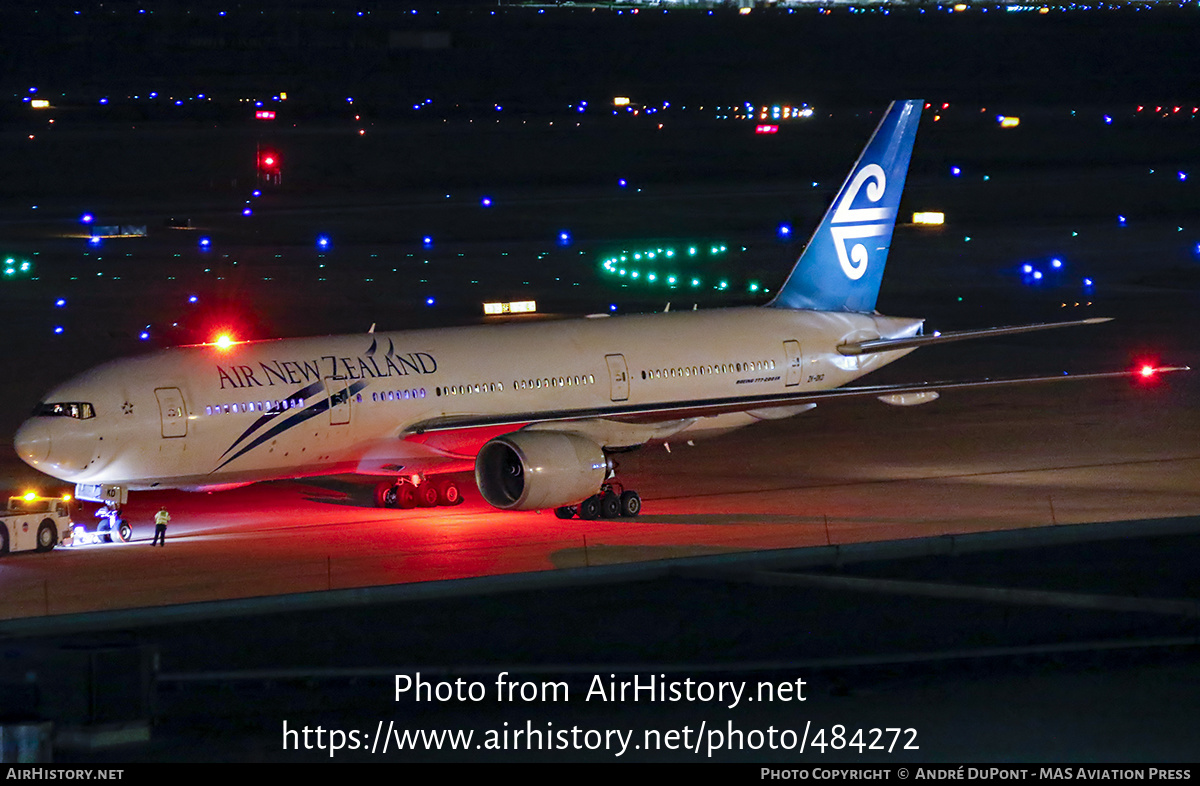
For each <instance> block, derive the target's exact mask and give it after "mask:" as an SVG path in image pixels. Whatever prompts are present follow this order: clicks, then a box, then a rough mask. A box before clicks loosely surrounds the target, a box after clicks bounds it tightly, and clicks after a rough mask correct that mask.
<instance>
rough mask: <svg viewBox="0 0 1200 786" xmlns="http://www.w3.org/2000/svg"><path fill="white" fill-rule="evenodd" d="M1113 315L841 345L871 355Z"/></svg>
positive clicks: (841, 350)
mask: <svg viewBox="0 0 1200 786" xmlns="http://www.w3.org/2000/svg"><path fill="white" fill-rule="evenodd" d="M1112 319H1113V318H1112V317H1092V318H1090V319H1077V320H1074V321H1071V322H1044V323H1040V324H1036V325H1014V326H1012V327H994V328H983V329H981V330H959V331H956V332H953V333H935V334H933V335H932V336H910V337H908V338H877V339H872V340H870V341H855V342H852V343H849V344H842V345H840V346H839V347H838V348H837V351H838V353H839V354H841V355H869V354H871V353H873V352H888V351H890V350H893V349H915V348H917V347H927V346H930V345H931V344H948V343H950V342H951V341H966V340H967V339H972V338H988V337H991V336H1012V335H1015V334H1017V333H1032V332H1034V331H1036V330H1053V329H1054V328H1063V327H1075V326H1077V325H1099V324H1100V323H1102V322H1111V321H1112Z"/></svg>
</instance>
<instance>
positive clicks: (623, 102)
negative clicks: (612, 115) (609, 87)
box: [613, 96, 629, 106]
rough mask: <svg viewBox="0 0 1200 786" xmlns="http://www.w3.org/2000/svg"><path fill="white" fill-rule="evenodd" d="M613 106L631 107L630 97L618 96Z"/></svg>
mask: <svg viewBox="0 0 1200 786" xmlns="http://www.w3.org/2000/svg"><path fill="white" fill-rule="evenodd" d="M613 106H629V96H617V97H616V98H614V99H613Z"/></svg>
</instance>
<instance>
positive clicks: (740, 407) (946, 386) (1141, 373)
mask: <svg viewBox="0 0 1200 786" xmlns="http://www.w3.org/2000/svg"><path fill="white" fill-rule="evenodd" d="M1190 370H1191V369H1190V367H1188V366H1153V367H1152V366H1143V367H1141V368H1137V369H1134V370H1125V371H1104V372H1097V373H1089V374H1068V373H1066V372H1064V373H1062V374H1055V375H1053V376H1040V377H1014V378H1008V379H982V380H973V381H947V382H921V383H917V384H910V385H867V386H859V387H842V388H832V389H830V390H818V391H798V392H795V393H774V394H764V395H760V396H738V397H732V396H731V397H728V398H712V399H694V400H690V401H670V402H663V403H659V404H635V405H624V406H623V405H620V404H617V405H613V406H608V407H598V408H587V409H565V410H551V411H542V412H521V413H506V414H504V415H494V416H492V415H447V416H445V417H440V418H432V419H430V420H425V421H421V422H419V423H414V424H412V425H411V426H409V427H408V428H407V429H406V430H405V433H406V434H409V435H416V434H425V433H429V432H438V431H451V430H457V429H474V428H482V427H495V426H513V427H521V426H525V425H528V424H531V423H546V422H551V421H562V422H565V423H569V422H571V421H575V420H590V419H594V418H608V419H611V420H617V421H621V422H625V423H654V422H658V421H665V420H681V419H685V418H700V417H712V416H714V415H721V414H724V413H727V412H743V411H746V410H761V409H770V408H773V407H793V406H797V405H803V404H810V403H811V404H815V403H819V402H822V401H832V400H849V399H856V398H869V397H875V398H880V397H889V396H899V395H903V394H922V393H923V394H931V393H939V392H941V391H946V390H970V389H984V388H1000V387H1012V386H1017V385H1038V384H1050V383H1055V382H1082V381H1087V380H1100V379H1139V378H1140V379H1148V378H1152V377H1156V376H1158V375H1159V374H1169V373H1173V372H1176V371H1190Z"/></svg>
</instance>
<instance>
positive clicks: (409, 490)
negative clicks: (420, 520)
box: [396, 483, 417, 508]
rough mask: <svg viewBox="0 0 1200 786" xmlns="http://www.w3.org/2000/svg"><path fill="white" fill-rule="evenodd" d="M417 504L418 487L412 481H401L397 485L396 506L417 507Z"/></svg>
mask: <svg viewBox="0 0 1200 786" xmlns="http://www.w3.org/2000/svg"><path fill="white" fill-rule="evenodd" d="M416 506H417V487H416V486H414V485H412V484H411V483H401V484H400V485H399V486H396V507H398V508H415V507H416Z"/></svg>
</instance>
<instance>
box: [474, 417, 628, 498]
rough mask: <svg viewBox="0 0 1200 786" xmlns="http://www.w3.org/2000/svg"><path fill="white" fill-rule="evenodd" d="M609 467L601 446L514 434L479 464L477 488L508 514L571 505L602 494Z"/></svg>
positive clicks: (560, 436) (561, 436)
mask: <svg viewBox="0 0 1200 786" xmlns="http://www.w3.org/2000/svg"><path fill="white" fill-rule="evenodd" d="M608 470H609V463H608V458H607V457H606V456H605V455H604V451H603V450H601V449H600V446H599V445H597V444H596V443H595V442H592V441H591V440H590V439H587V438H586V437H581V436H579V435H578V434H567V433H565V432H561V431H514V432H513V433H511V434H505V435H504V436H501V437H496V438H495V439H493V440H491V441H490V442H488V443H487V444H485V445H484V446H483V448H482V449H481V450H480V451H479V455H478V456H476V458H475V484H476V485H477V486H479V493H481V494H482V495H483V498H484V499H485V500H487V502H488V504H490V505H494V506H495V507H497V508H501V509H504V510H541V509H543V508H557V507H562V506H563V505H570V504H572V503H575V502H579V501H580V500H583V499H586V498H587V497H590V496H591V495H593V494H595V493H596V492H597V491H599V489H600V484H602V483H603V482H604V480H605V478H606V477H607V476H608Z"/></svg>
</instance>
